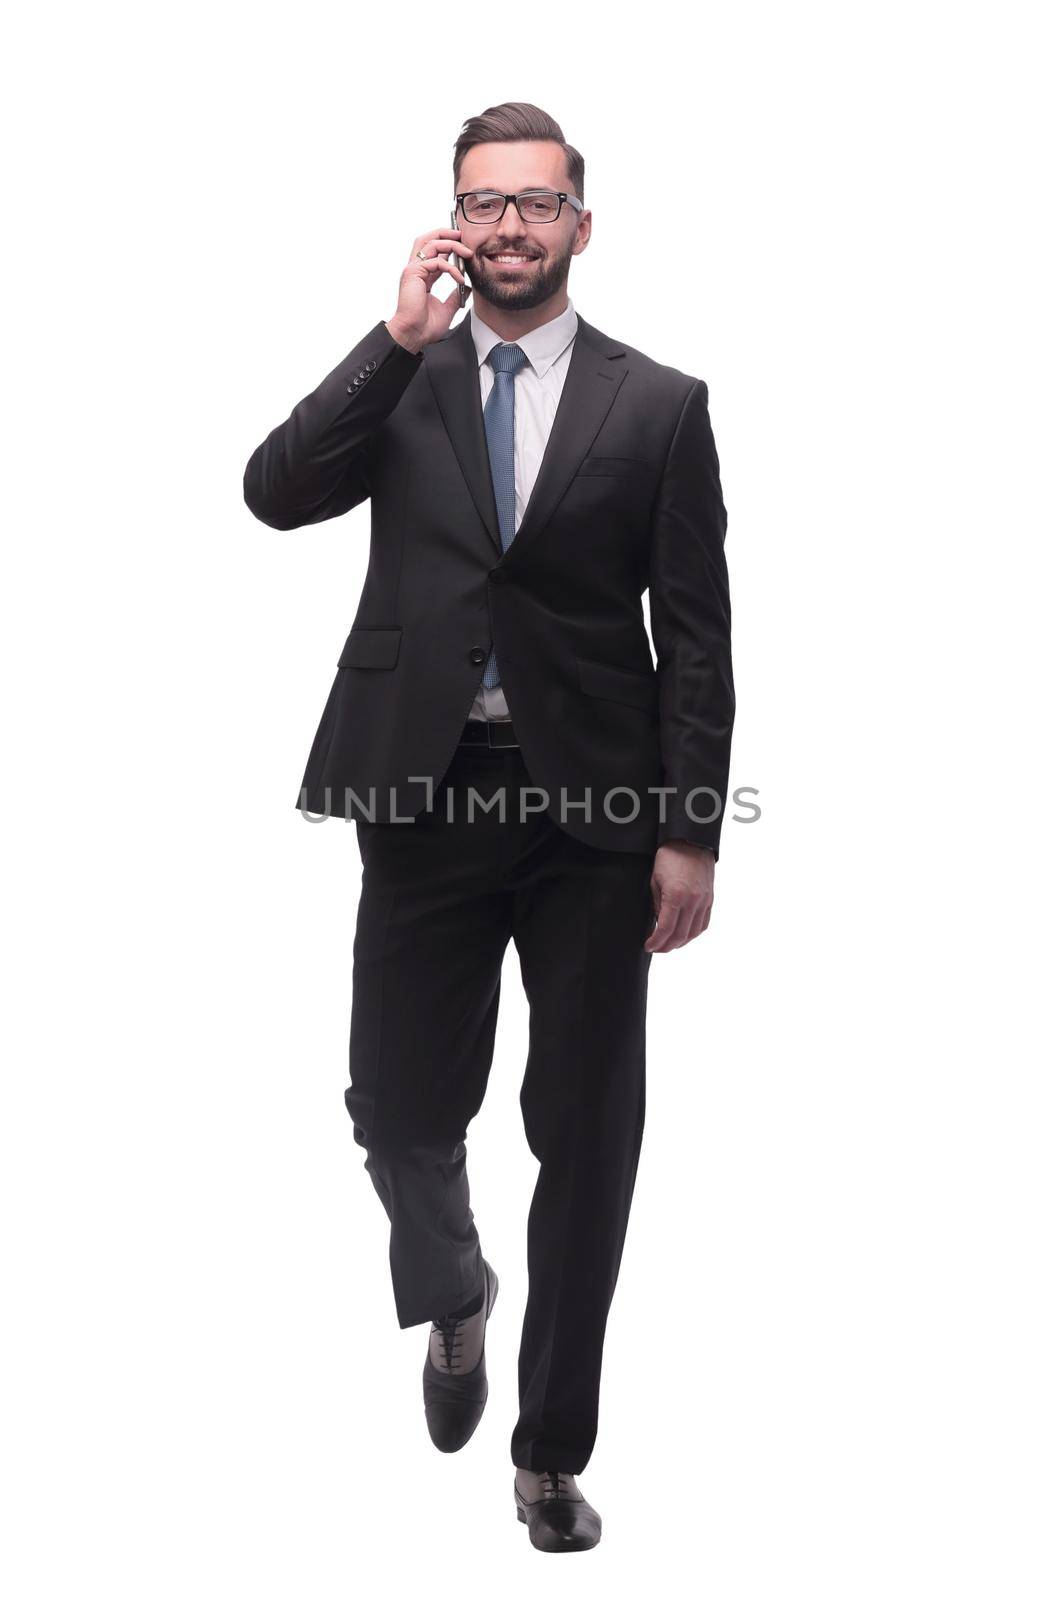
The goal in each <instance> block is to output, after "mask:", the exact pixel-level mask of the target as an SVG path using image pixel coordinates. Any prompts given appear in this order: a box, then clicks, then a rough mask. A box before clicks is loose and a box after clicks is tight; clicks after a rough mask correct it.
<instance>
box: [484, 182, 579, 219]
mask: <svg viewBox="0 0 1053 1600" xmlns="http://www.w3.org/2000/svg"><path fill="white" fill-rule="evenodd" d="M454 199H455V200H456V202H457V205H459V206H460V208H461V211H462V213H463V214H464V216H465V217H466V218H467V220H468V221H469V222H500V220H501V218H502V217H503V216H504V214H505V208H506V207H507V205H508V202H509V200H514V201H515V207H516V210H517V211H518V212H519V215H520V216H521V217H522V219H523V221H524V222H555V220H556V218H557V217H558V216H559V214H560V212H561V211H562V210H563V207H564V205H568V206H573V207H574V210H575V211H583V210H584V209H585V208H584V206H583V205H582V203H581V201H580V200H579V199H578V197H577V195H573V194H564V193H557V192H556V191H555V189H524V190H523V191H522V192H521V193H520V194H497V193H496V192H495V191H494V190H493V189H474V190H472V191H470V192H468V193H465V194H458V195H455V196H454ZM455 214H456V212H455Z"/></svg>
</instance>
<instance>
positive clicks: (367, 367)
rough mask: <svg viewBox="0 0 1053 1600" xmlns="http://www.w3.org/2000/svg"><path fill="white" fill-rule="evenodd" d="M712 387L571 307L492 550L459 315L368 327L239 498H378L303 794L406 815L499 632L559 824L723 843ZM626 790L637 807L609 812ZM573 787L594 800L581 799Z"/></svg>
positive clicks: (728, 702)
mask: <svg viewBox="0 0 1053 1600" xmlns="http://www.w3.org/2000/svg"><path fill="white" fill-rule="evenodd" d="M707 401H708V391H707V388H706V385H705V384H704V383H703V382H702V380H701V379H695V378H691V377H688V376H687V375H686V374H685V373H682V372H679V371H678V370H677V369H676V368H674V367H668V366H662V365H660V364H659V363H657V362H655V361H652V360H650V359H649V358H648V357H647V356H645V355H643V354H641V353H640V352H639V351H638V350H633V349H631V348H630V347H629V346H627V345H624V344H621V343H620V342H619V341H618V340H616V339H609V338H608V337H607V336H606V335H605V334H603V333H600V332H599V330H598V329H597V328H594V327H592V326H591V325H590V324H589V323H588V322H586V321H585V320H584V318H582V317H581V316H579V317H578V331H577V337H576V339H575V342H574V348H573V350H572V352H571V359H570V364H569V367H568V370H567V376H566V379H565V382H564V387H563V391H562V394H561V396H560V401H559V406H558V409H557V411H556V415H555V419H554V421H553V426H552V431H551V434H550V436H549V440H548V446H547V449H546V451H545V454H544V457H543V460H542V463H541V467H540V471H539V474H538V477H537V481H536V483H535V486H534V490H533V493H532V494H531V496H530V499H529V502H528V504H527V507H526V511H525V513H524V516H523V520H522V523H521V524H520V527H519V530H518V532H517V534H516V537H515V539H514V540H513V542H512V545H511V547H510V549H509V550H508V552H507V553H506V554H502V550H501V539H500V530H499V525H498V519H497V508H496V504H495V500H494V492H493V483H492V479H491V474H490V460H489V455H488V453H487V444H486V433H485V429H484V425H483V413H482V404H481V400H480V390H479V373H478V363H477V357H476V351H475V345H474V342H473V340H472V337H471V330H470V327H469V321H468V318H467V317H465V318H464V319H463V320H462V321H461V322H460V323H459V324H458V325H457V326H456V327H455V328H453V329H452V330H451V331H450V332H449V333H447V334H445V335H444V336H443V337H442V338H441V339H439V340H437V341H436V342H435V343H434V344H431V345H427V346H425V348H424V349H423V350H422V351H421V352H420V353H419V354H416V355H414V354H412V353H411V352H410V351H408V350H406V349H405V348H404V347H403V346H402V345H400V344H398V343H397V341H396V340H395V339H393V338H392V336H391V334H390V333H389V332H388V330H387V327H386V326H385V324H384V323H383V322H378V323H377V325H376V326H375V327H374V328H371V329H370V331H369V332H368V333H367V334H366V336H365V338H364V339H363V340H362V341H361V343H359V344H357V345H356V346H355V347H354V349H353V350H352V351H351V352H350V353H349V354H348V355H347V356H346V357H345V358H344V359H343V361H341V362H340V364H339V365H338V366H336V367H334V369H333V371H332V372H331V373H330V374H329V375H328V377H326V378H324V379H323V381H322V382H321V383H320V384H319V386H318V388H317V389H315V390H314V392H313V393H312V394H309V395H307V396H306V397H305V398H304V399H303V400H301V401H300V402H299V404H298V405H297V406H295V407H294V409H293V411H292V413H291V414H290V416H289V417H288V419H287V420H286V421H285V422H283V423H280V424H279V425H278V426H277V427H276V428H274V429H273V430H272V432H271V433H270V434H268V436H267V438H266V439H265V440H264V441H263V443H262V444H260V445H259V446H258V447H257V448H256V450H254V451H253V453H252V456H251V457H250V459H249V462H248V465H247V466H246V468H245V476H244V494H245V501H246V503H247V505H248V506H249V508H250V510H251V511H252V512H253V513H254V515H255V516H257V517H259V518H260V520H261V521H263V522H265V523H267V525H268V526H269V527H272V528H299V527H302V526H304V525H305V524H308V523H314V522H322V521H324V520H325V519H326V518H328V517H337V516H340V515H342V514H343V513H344V512H345V511H349V510H350V509H351V507H352V506H357V505H358V504H360V502H361V501H363V500H366V499H369V500H370V501H371V502H372V529H371V535H370V551H369V565H368V570H367V573H366V579H365V583H364V585H363V589H362V594H361V597H360V600H359V604H358V610H357V613H356V615H355V619H354V623H353V625H352V628H351V631H350V633H349V634H348V636H347V639H346V641H345V643H344V646H343V649H342V651H341V653H340V657H339V661H338V663H337V670H336V678H335V680H334V682H333V686H332V689H331V691H330V694H329V698H328V700H327V702H326V705H325V709H324V711H323V713H322V719H321V723H320V725H319V728H318V732H317V734H316V736H315V740H314V744H313V746H312V749H311V753H310V756H309V758H308V762H307V770H306V773H305V774H304V780H303V785H302V788H301V793H300V796H299V798H298V801H297V804H298V805H301V806H302V807H303V808H304V809H305V810H307V811H309V812H317V813H323V814H324V813H329V814H331V815H333V816H339V817H343V816H344V815H345V814H346V811H345V807H346V805H347V800H348V797H347V790H348V789H350V790H352V791H354V794H355V795H357V796H358V797H359V799H360V800H361V801H362V802H364V803H366V804H369V803H370V799H371V797H372V798H373V799H374V800H375V803H376V812H375V816H376V819H377V820H379V821H382V822H386V821H391V820H392V819H393V816H394V817H398V816H403V817H407V816H414V815H416V814H417V813H418V812H419V811H421V810H422V809H423V807H424V806H425V805H426V804H428V803H430V799H429V795H430V790H429V787H428V785H427V784H426V783H425V781H424V780H425V779H430V780H431V782H432V784H438V783H439V781H440V780H441V778H442V776H443V775H444V773H445V771H446V769H447V767H448V765H449V763H450V760H451V758H452V756H453V752H454V749H455V747H456V745H457V742H458V739H459V737H460V734H461V730H462V728H463V726H464V723H465V719H466V718H467V716H468V713H469V710H470V709H471V706H472V702H473V699H474V697H475V694H476V691H477V689H478V688H479V685H480V682H481V680H482V675H483V668H484V665H485V662H486V658H487V654H488V652H489V649H490V646H491V644H493V645H494V646H495V648H496V651H497V662H498V667H499V670H500V673H501V684H502V688H503V690H504V693H505V698H506V701H507V703H508V709H509V712H510V714H511V716H512V720H513V723H514V726H515V729H516V735H517V738H518V740H519V742H520V746H521V754H522V756H523V759H524V761H525V763H526V766H527V769H528V771H529V772H530V774H531V777H532V778H533V781H534V783H535V784H536V785H538V786H539V787H540V788H542V789H543V790H545V791H546V794H547V796H548V805H547V809H548V811H549V812H550V814H551V815H552V817H553V819H554V820H555V821H556V822H557V823H558V824H559V825H560V826H562V827H565V828H566V830H567V831H568V832H569V833H570V834H572V835H574V836H575V837H577V838H579V839H581V840H584V841H586V842H587V843H590V844H594V845H598V846H600V847H603V848H607V849H614V850H644V851H651V850H653V849H654V848H655V846H656V845H657V844H658V843H661V842H662V841H664V840H666V839H687V840H689V841H691V842H692V843H695V844H701V845H707V846H709V847H710V848H711V849H713V850H714V851H717V850H718V846H719V839H720V826H721V820H722V816H723V809H724V806H725V803H726V797H727V782H728V764H729V757H730V747H731V729H732V722H733V718H734V710H735V695H734V688H733V682H732V671H731V612H730V602H729V595H728V576H727V567H726V564H725V560H724V534H725V530H726V527H727V513H726V511H725V507H724V501H723V496H722V492H721V485H720V475H719V463H718V459H717V452H716V447H715V444H714V441H713V433H712V429H711V426H710V420H709V411H708V404H707ZM646 589H649V591H650V617H651V633H652V636H653V639H654V645H655V650H656V653H657V657H658V659H657V666H656V664H655V662H654V661H653V660H652V656H651V649H650V645H649V643H648V638H647V633H646V630H645V627H644V621H643V612H642V605H641V597H642V595H643V593H644V590H646ZM662 786H665V787H667V788H668V787H671V788H672V789H673V790H674V791H675V792H674V793H672V794H669V795H667V796H666V797H665V805H666V815H665V821H664V822H662V821H660V798H659V795H658V794H657V793H654V792H649V790H656V789H658V788H660V787H662ZM625 789H628V790H629V791H630V793H625V792H623V791H624V790H625ZM692 791H712V792H715V794H716V795H717V796H718V798H719V805H720V814H718V815H717V816H715V817H713V818H712V820H707V819H709V818H710V816H711V813H712V812H713V811H714V810H715V809H716V804H717V802H715V801H714V799H713V797H712V793H709V792H696V793H692ZM564 795H565V800H566V807H565V809H564V806H563V801H564ZM634 796H635V797H636V798H637V800H638V807H639V809H638V813H637V814H636V815H635V817H634V818H633V820H629V821H617V820H612V819H613V818H618V817H630V816H631V815H632V813H633V812H634V810H635V809H636V807H635V805H634V799H633V797H634ZM587 797H588V799H589V802H590V807H591V814H590V812H587V811H586V810H585V809H584V808H583V806H582V805H581V804H577V805H575V802H576V801H577V802H581V801H584V800H586V798H587ZM393 806H394V810H393V809H392V807H393ZM608 813H609V814H608ZM350 814H351V815H353V816H354V815H358V814H360V813H359V812H358V811H357V810H356V808H355V805H354V802H353V801H352V802H351V809H350ZM696 819H698V820H696Z"/></svg>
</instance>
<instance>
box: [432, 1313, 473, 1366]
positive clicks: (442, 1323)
mask: <svg viewBox="0 0 1053 1600" xmlns="http://www.w3.org/2000/svg"><path fill="white" fill-rule="evenodd" d="M467 1321H468V1318H467V1317H458V1316H455V1315H453V1314H451V1315H449V1316H445V1317H435V1318H434V1319H433V1321H432V1329H433V1331H434V1332H436V1333H437V1334H438V1335H439V1337H440V1338H441V1340H442V1359H443V1362H444V1363H445V1365H446V1370H447V1371H448V1372H452V1371H453V1368H454V1365H455V1363H457V1362H459V1361H460V1359H461V1345H462V1342H463V1340H464V1325H465V1323H466V1322H467Z"/></svg>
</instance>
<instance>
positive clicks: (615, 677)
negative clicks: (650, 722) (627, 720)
mask: <svg viewBox="0 0 1053 1600" xmlns="http://www.w3.org/2000/svg"><path fill="white" fill-rule="evenodd" d="M577 660H578V680H579V682H580V683H581V687H582V689H583V690H584V692H585V693H586V694H593V695H598V696H599V698H600V699H601V700H620V701H621V702H622V704H624V705H629V706H639V708H640V710H641V711H655V712H656V711H657V709H658V679H657V677H656V676H655V675H654V674H653V673H652V674H651V676H650V677H645V675H644V674H643V673H642V672H630V671H629V670H628V669H627V668H626V667H612V666H609V665H608V664H607V662H605V661H584V660H583V659H582V658H581V656H579V657H578V658H577Z"/></svg>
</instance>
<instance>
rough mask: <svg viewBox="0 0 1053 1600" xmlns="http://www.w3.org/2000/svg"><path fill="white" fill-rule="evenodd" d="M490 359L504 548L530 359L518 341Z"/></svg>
mask: <svg viewBox="0 0 1053 1600" xmlns="http://www.w3.org/2000/svg"><path fill="white" fill-rule="evenodd" d="M486 359H487V360H488V361H489V363H490V365H491V367H493V369H494V386H493V388H492V389H491V390H490V393H489V395H488V396H487V400H486V407H485V409H484V411H483V423H484V424H485V427H486V444H487V449H488V450H489V452H490V473H491V476H492V478H493V480H494V499H495V500H496V502H497V520H498V523H499V524H500V528H501V549H502V550H507V549H508V547H509V545H510V544H511V543H512V540H513V539H514V538H515V536H516V468H515V436H516V435H515V419H516V373H517V372H518V371H519V369H520V367H522V366H524V365H525V363H526V359H527V358H526V352H525V351H524V350H521V349H520V348H519V346H518V345H517V344H495V345H494V347H493V349H492V350H491V351H490V354H489V355H488V356H487V358H486ZM500 681H501V677H500V673H499V672H498V670H497V658H496V656H495V655H494V652H493V651H492V650H491V651H490V659H489V660H488V661H487V663H486V670H485V672H484V673H483V683H484V684H485V686H486V688H488V689H496V688H497V685H498V684H499V683H500Z"/></svg>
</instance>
